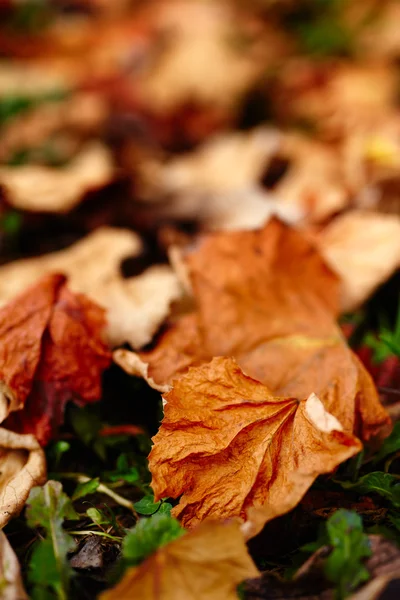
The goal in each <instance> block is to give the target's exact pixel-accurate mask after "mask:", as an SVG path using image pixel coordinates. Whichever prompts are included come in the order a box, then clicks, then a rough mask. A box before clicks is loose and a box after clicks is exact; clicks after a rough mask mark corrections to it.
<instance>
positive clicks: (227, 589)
mask: <svg viewBox="0 0 400 600" xmlns="http://www.w3.org/2000/svg"><path fill="white" fill-rule="evenodd" d="M211 548H212V552H210V549H211ZM257 575H258V571H257V569H256V567H255V565H254V563H253V561H252V560H251V558H250V556H249V555H248V553H247V549H246V545H245V543H244V539H243V536H242V534H241V532H240V527H239V525H238V523H234V522H232V523H218V522H213V521H210V522H206V523H204V524H202V525H201V526H200V527H199V528H198V529H195V530H194V531H191V532H189V533H187V534H186V535H184V536H182V537H180V538H179V539H178V540H176V541H174V542H171V543H169V544H168V545H167V546H164V547H163V548H161V549H159V550H157V552H155V553H154V554H153V555H151V556H150V557H149V558H148V559H147V560H146V561H145V562H144V563H142V564H141V565H140V566H139V567H131V568H130V569H128V571H127V572H126V573H125V575H124V577H123V579H122V580H121V581H120V582H119V583H118V584H117V585H116V586H115V587H114V588H113V589H111V590H109V591H107V592H104V593H103V594H101V596H100V598H101V600H113V599H115V598H118V600H125V599H126V600H128V599H130V598H134V597H138V598H141V599H142V600H156V599H157V600H189V598H190V599H192V598H193V600H194V599H197V598H199V599H200V598H202V599H204V600H221V599H222V598H223V599H224V600H237V593H236V588H237V586H238V584H239V583H241V581H243V580H244V579H245V578H246V577H257Z"/></svg>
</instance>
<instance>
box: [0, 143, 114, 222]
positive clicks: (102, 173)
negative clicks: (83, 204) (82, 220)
mask: <svg viewBox="0 0 400 600" xmlns="http://www.w3.org/2000/svg"><path fill="white" fill-rule="evenodd" d="M112 178H113V165H112V159H111V155H110V153H109V151H108V150H107V149H106V147H105V146H102V145H101V144H99V143H95V142H93V143H92V144H90V145H88V146H87V147H86V148H84V149H83V150H82V151H81V152H80V153H79V154H77V155H76V156H75V157H74V159H73V160H72V161H71V163H70V164H68V165H67V166H65V167H62V168H59V169H58V168H55V167H47V166H42V165H22V166H20V167H18V168H16V167H7V166H5V167H4V166H2V167H0V186H1V187H2V188H3V190H4V195H5V198H6V200H7V202H8V203H9V204H10V205H11V206H14V207H15V208H18V209H21V210H28V211H33V212H54V213H65V212H68V211H69V210H71V209H73V208H74V207H75V206H76V205H77V204H79V202H80V201H81V200H82V199H83V197H84V195H85V194H86V193H87V192H89V191H90V190H96V189H99V188H102V187H103V186H105V185H106V184H107V183H109V182H110V181H111V180H112ZM32 190H35V192H34V193H32Z"/></svg>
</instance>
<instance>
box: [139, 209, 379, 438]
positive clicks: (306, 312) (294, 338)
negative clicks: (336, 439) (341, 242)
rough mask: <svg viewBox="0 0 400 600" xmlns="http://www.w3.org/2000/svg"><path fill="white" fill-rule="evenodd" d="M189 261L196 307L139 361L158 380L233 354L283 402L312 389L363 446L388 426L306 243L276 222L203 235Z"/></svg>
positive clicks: (333, 282)
mask: <svg viewBox="0 0 400 600" xmlns="http://www.w3.org/2000/svg"><path fill="white" fill-rule="evenodd" d="M186 262H187V265H188V268H189V275H190V279H191V282H192V287H193V293H194V296H195V300H196V302H197V307H198V308H197V310H196V311H195V312H193V313H191V314H189V315H186V316H184V317H183V318H182V319H181V320H180V321H178V322H177V324H176V325H174V326H173V327H172V328H171V329H170V330H169V331H167V332H166V333H165V334H164V336H163V337H161V339H160V340H159V343H158V345H157V346H156V347H155V348H154V349H153V350H151V351H148V352H141V353H140V355H139V356H140V358H141V360H142V361H144V362H147V363H149V369H148V376H149V377H151V378H153V379H154V381H155V382H156V383H158V384H165V383H166V382H171V380H172V379H173V378H174V377H176V376H177V375H179V374H182V373H184V372H185V371H186V370H187V369H188V367H189V366H191V365H199V364H202V363H204V362H208V361H209V360H210V359H211V358H212V357H214V356H234V357H235V358H236V359H237V361H238V364H239V365H240V366H241V367H242V368H243V369H244V371H245V372H246V373H247V374H248V375H250V376H251V377H254V378H255V379H257V380H258V381H261V382H262V383H264V384H265V385H267V386H268V387H269V388H270V389H271V391H272V392H273V393H274V394H275V395H279V396H294V397H296V398H307V397H308V396H309V395H310V394H311V393H312V392H314V393H315V394H317V395H318V397H319V398H320V399H321V401H322V402H323V404H324V406H325V408H326V409H327V410H328V411H329V412H332V413H333V414H334V415H335V416H336V417H337V418H338V419H339V420H340V422H341V423H342V425H343V427H344V429H345V430H346V431H348V432H350V433H353V432H354V433H355V434H356V435H359V436H360V437H362V439H369V438H371V437H372V436H375V435H377V434H381V433H382V432H383V430H384V429H385V428H387V426H388V423H389V418H388V416H387V413H386V412H385V410H384V409H383V408H382V406H381V404H380V403H379V399H378V396H377V393H376V390H375V387H374V385H373V383H372V380H371V378H370V376H369V375H368V373H367V372H366V370H365V369H364V367H363V366H362V365H361V364H360V363H359V361H358V359H357V358H356V357H355V355H354V354H353V353H352V351H351V350H350V349H349V348H348V347H347V345H346V342H345V340H344V338H343V336H342V334H341V332H340V330H339V328H338V326H337V324H336V321H335V317H336V316H337V315H338V310H339V295H338V292H339V286H338V283H339V282H338V280H337V278H336V276H335V275H334V274H333V273H332V271H330V269H329V268H328V267H327V266H326V265H325V263H324V262H323V259H322V258H321V256H320V254H319V253H318V251H317V249H316V248H315V246H314V245H313V244H312V243H311V241H310V240H309V239H308V238H307V237H305V236H304V235H302V234H301V233H300V232H298V231H296V230H294V229H291V228H290V227H288V226H287V225H284V224H283V223H280V222H279V221H277V220H273V221H271V222H270V223H268V224H267V225H266V226H265V227H264V228H263V229H261V230H259V231H246V232H222V233H217V234H214V235H209V236H205V237H204V238H203V240H202V241H201V242H200V245H199V247H198V249H197V250H196V251H195V252H193V253H192V254H190V255H189V256H188V257H187V259H186Z"/></svg>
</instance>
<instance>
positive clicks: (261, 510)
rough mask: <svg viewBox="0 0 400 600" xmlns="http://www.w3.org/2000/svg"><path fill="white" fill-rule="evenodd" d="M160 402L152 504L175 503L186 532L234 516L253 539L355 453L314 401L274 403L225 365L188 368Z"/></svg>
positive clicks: (219, 361) (355, 446)
mask: <svg viewBox="0 0 400 600" xmlns="http://www.w3.org/2000/svg"><path fill="white" fill-rule="evenodd" d="M165 400H166V405H165V409H164V410H165V413H164V419H163V422H162V425H161V428H160V430H159V432H158V433H157V435H156V436H155V437H154V446H153V449H152V451H151V453H150V456H149V467H150V470H151V473H152V476H153V478H152V484H151V485H152V488H153V490H154V495H155V497H156V498H157V499H159V498H164V497H166V496H169V497H172V498H178V497H179V496H181V499H180V502H179V504H178V506H176V507H175V508H174V509H173V511H172V513H173V514H174V516H176V517H179V518H180V519H181V521H182V523H183V525H184V526H185V527H193V526H194V525H196V524H197V523H198V522H200V521H202V520H203V519H205V518H208V517H210V518H215V519H223V518H228V517H235V516H239V517H242V518H243V519H249V521H248V522H247V523H246V534H247V535H249V534H251V535H254V532H255V530H260V529H261V528H262V527H263V525H264V523H266V522H267V521H268V520H270V519H272V518H274V517H276V516H278V515H280V514H283V513H285V512H287V511H289V510H291V509H292V508H293V507H294V506H295V505H296V504H297V503H298V502H299V501H300V499H301V498H302V496H303V495H304V493H305V492H306V490H307V489H308V488H309V487H310V485H311V484H312V483H313V481H314V480H315V479H316V477H317V476H318V475H320V474H322V473H329V472H331V471H332V470H334V469H335V468H336V466H337V465H338V464H340V463H341V462H343V461H344V460H346V459H347V458H349V457H350V456H353V455H354V454H357V452H359V451H360V449H361V444H360V442H359V441H358V440H357V439H356V438H354V437H353V436H351V435H348V434H346V433H344V432H343V430H342V426H341V424H340V423H339V422H338V420H337V419H336V418H335V417H333V416H332V415H331V414H329V413H328V412H326V411H325V409H324V408H323V405H322V403H321V402H320V400H319V399H318V398H317V397H316V396H315V394H311V395H310V397H309V398H308V399H307V400H306V399H296V398H290V397H289V398H277V397H274V396H273V395H272V394H271V392H270V391H269V390H268V388H267V387H265V386H264V385H262V384H261V383H259V382H258V381H255V380H254V379H251V378H250V377H247V376H246V375H244V374H243V372H242V371H241V370H240V368H239V367H238V366H237V364H236V363H235V361H234V360H233V359H228V358H214V359H213V361H212V362H211V363H209V364H208V365H203V366H201V367H197V368H192V369H189V371H188V373H187V374H186V375H184V376H183V377H182V378H181V379H178V380H176V381H175V382H174V387H173V389H172V391H171V392H169V393H168V394H166V395H165Z"/></svg>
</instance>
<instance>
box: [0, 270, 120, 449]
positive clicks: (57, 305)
mask: <svg viewBox="0 0 400 600" xmlns="http://www.w3.org/2000/svg"><path fill="white" fill-rule="evenodd" d="M65 282H66V278H65V277H64V276H63V275H48V276H46V277H44V278H43V279H41V280H40V281H39V283H37V284H36V285H34V286H32V287H31V288H29V289H28V290H26V291H25V292H24V293H23V294H21V295H20V296H18V297H17V298H16V299H15V300H13V301H12V302H10V303H9V304H7V305H6V306H4V307H3V308H2V309H1V310H0V339H1V341H2V343H1V349H0V379H1V385H2V394H1V420H4V418H5V417H6V416H7V415H8V414H9V413H10V412H12V413H13V414H11V415H10V416H9V417H8V419H7V422H6V424H7V426H8V427H10V429H14V430H17V431H22V432H24V433H34V434H35V436H36V437H37V439H38V440H39V442H40V443H42V444H45V443H46V442H48V441H49V439H50V438H51V437H52V435H53V433H54V432H55V430H56V429H57V427H58V426H59V425H60V424H61V423H62V421H63V413H64V407H65V405H66V403H67V402H68V401H69V400H73V401H74V402H76V403H77V404H80V405H83V404H86V403H87V402H94V401H96V400H98V399H99V398H100V396H101V374H102V372H103V370H104V369H105V368H106V367H107V366H108V365H109V363H110V354H109V351H108V349H107V347H106V345H105V344H104V342H103V340H102V338H101V334H102V330H103V329H104V326H105V319H104V311H103V309H101V308H100V307H99V306H97V305H96V304H94V303H93V302H92V301H91V300H89V299H88V298H86V297H85V296H83V295H75V294H73V293H72V292H71V291H70V290H69V289H68V288H67V287H66V285H65ZM22 409H23V410H22ZM14 411H17V412H14Z"/></svg>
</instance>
